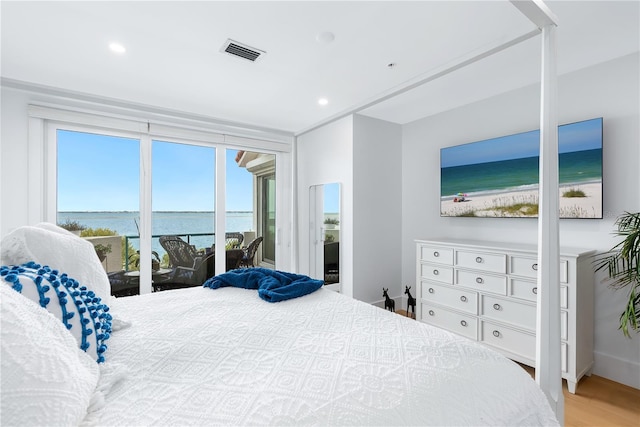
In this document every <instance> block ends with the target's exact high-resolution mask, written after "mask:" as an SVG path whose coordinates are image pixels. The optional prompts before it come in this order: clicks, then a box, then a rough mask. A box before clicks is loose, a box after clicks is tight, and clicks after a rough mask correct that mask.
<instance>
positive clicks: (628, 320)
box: [596, 212, 640, 337]
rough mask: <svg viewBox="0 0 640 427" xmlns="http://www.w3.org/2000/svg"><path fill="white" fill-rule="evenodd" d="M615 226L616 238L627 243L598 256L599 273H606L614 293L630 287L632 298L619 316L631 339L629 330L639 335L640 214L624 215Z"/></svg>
mask: <svg viewBox="0 0 640 427" xmlns="http://www.w3.org/2000/svg"><path fill="white" fill-rule="evenodd" d="M615 224H616V225H617V226H618V230H617V231H616V232H615V234H616V235H617V236H622V237H624V239H623V240H622V241H621V242H620V243H618V244H617V245H615V246H614V247H613V248H611V250H610V251H609V252H605V253H603V254H600V255H598V257H597V260H596V271H600V270H606V271H607V272H608V274H609V278H611V280H612V281H611V283H610V284H609V286H611V287H612V288H615V289H622V288H625V287H627V286H628V287H629V298H628V300H627V302H626V305H625V307H624V310H623V311H622V314H621V315H620V329H622V332H623V333H624V335H625V336H627V337H631V335H630V334H629V329H633V330H635V331H636V332H640V212H636V213H630V212H625V213H624V214H622V215H620V216H619V217H618V218H617V219H616V222H615Z"/></svg>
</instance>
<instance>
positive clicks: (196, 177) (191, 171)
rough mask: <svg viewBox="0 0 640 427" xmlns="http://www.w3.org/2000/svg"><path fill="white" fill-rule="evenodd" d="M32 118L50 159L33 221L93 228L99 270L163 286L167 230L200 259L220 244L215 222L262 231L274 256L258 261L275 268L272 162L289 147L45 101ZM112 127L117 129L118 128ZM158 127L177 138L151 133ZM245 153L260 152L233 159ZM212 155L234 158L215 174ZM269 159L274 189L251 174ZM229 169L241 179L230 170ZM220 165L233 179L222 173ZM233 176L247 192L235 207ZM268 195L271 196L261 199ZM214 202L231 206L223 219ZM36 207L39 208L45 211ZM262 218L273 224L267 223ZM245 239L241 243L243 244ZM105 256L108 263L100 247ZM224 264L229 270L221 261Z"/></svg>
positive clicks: (35, 178) (131, 284)
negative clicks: (56, 107) (261, 186)
mask: <svg viewBox="0 0 640 427" xmlns="http://www.w3.org/2000/svg"><path fill="white" fill-rule="evenodd" d="M34 112H35V114H34ZM48 114H50V115H52V116H54V117H56V118H59V117H63V116H64V119H63V120H60V121H57V120H54V119H46V118H45V119H43V118H42V116H43V115H48ZM30 115H31V117H30V120H31V122H30V123H31V124H32V125H33V124H36V123H38V122H37V120H42V123H43V124H42V125H41V128H42V131H43V135H44V137H43V138H42V139H38V138H37V137H36V135H35V134H32V135H30V140H29V144H30V145H31V146H32V147H35V148H37V149H38V150H39V151H37V153H38V155H40V156H42V161H43V163H44V165H45V167H44V169H41V170H38V169H37V168H35V169H33V171H34V173H33V174H31V173H30V174H29V179H30V182H31V183H32V187H34V188H35V187H37V186H36V185H34V184H36V183H38V185H39V186H40V188H41V190H40V192H39V194H40V196H39V197H40V198H39V199H38V200H37V202H36V203H33V204H32V206H33V207H34V208H33V209H32V211H31V214H33V215H34V216H33V218H34V219H35V220H36V221H38V220H40V221H42V220H45V221H50V222H57V223H68V224H69V226H72V223H78V224H80V225H81V226H84V227H86V228H87V229H90V230H89V231H86V230H85V234H86V235H87V238H89V239H92V240H94V246H96V253H98V252H99V249H104V251H102V252H107V257H105V258H104V260H103V267H104V268H105V270H106V271H107V272H108V273H109V275H110V276H112V277H111V278H113V279H114V282H112V283H115V282H117V281H118V280H120V281H121V282H122V283H126V286H127V287H128V288H127V289H126V290H125V291H126V292H129V293H131V294H133V293H138V292H143V293H144V292H149V291H151V290H153V289H158V288H160V289H161V288H162V287H161V286H158V285H159V284H162V283H163V282H164V281H165V279H166V276H165V275H166V274H167V273H166V272H167V271H168V270H173V269H174V267H175V266H174V265H173V264H172V262H171V260H170V257H169V254H168V252H167V250H166V249H165V248H164V247H163V246H162V244H161V243H160V238H159V237H160V236H161V235H169V234H170V235H176V236H179V237H181V238H182V239H183V240H185V241H186V242H187V243H188V244H190V245H191V246H192V247H193V249H194V250H195V251H196V252H197V253H198V255H207V254H208V253H209V252H213V251H215V246H216V245H215V242H216V241H217V242H218V243H219V242H220V240H217V239H214V236H215V230H216V226H218V227H220V226H223V227H224V229H225V230H226V231H233V232H239V233H243V237H244V233H245V232H249V233H248V237H251V232H253V233H254V234H255V235H258V234H259V233H262V230H263V229H264V230H267V231H268V232H269V233H268V234H269V235H268V236H267V238H266V240H267V242H268V243H267V245H265V246H262V247H261V248H260V250H261V251H262V250H265V249H264V248H265V247H267V249H266V254H267V256H268V258H267V260H268V262H266V263H265V262H263V261H262V259H263V255H262V253H260V254H259V255H258V257H256V260H257V261H258V262H259V263H260V265H262V266H267V267H268V266H271V267H273V268H275V259H276V256H275V254H276V252H277V251H278V250H277V248H276V247H275V238H274V236H275V219H276V216H275V212H276V208H275V205H274V203H273V202H274V197H273V196H269V194H271V195H273V194H275V188H274V187H275V185H277V181H276V180H275V168H274V165H275V159H276V158H277V157H278V155H279V154H278V153H279V151H277V150H276V149H277V148H285V147H288V146H285V145H284V144H282V143H278V142H264V141H259V140H256V139H246V140H244V139H242V138H240V137H232V138H228V137H225V136H224V135H219V134H214V133H208V132H202V131H196V130H185V129H182V128H171V127H167V126H162V127H161V126H156V127H155V128H154V127H153V126H151V125H148V124H147V123H144V125H142V124H140V123H138V124H136V123H133V124H132V122H129V121H122V122H120V121H119V120H118V119H108V118H107V119H104V120H105V122H104V123H102V121H101V119H100V118H99V117H98V118H96V116H95V115H84V114H83V113H71V112H68V111H59V110H53V109H52V110H49V109H47V108H45V107H35V108H32V109H31V110H30ZM69 117H73V118H76V119H78V120H77V122H78V123H80V124H75V125H72V124H70V123H71V122H73V121H74V120H70V119H69ZM85 122H86V123H85ZM82 123H84V124H82ZM114 123H115V125H114ZM107 124H109V125H113V129H109V127H110V126H107ZM120 125H122V126H120ZM123 129H124V130H123ZM154 130H155V132H157V133H158V134H165V135H169V134H174V135H175V136H176V137H175V138H172V137H152V134H153V133H154ZM180 135H182V137H180ZM31 136H33V138H31ZM225 139H229V141H231V140H233V142H234V144H237V145H238V146H240V145H241V144H242V143H243V142H245V141H246V142H247V143H248V144H249V146H250V147H254V146H257V145H261V144H262V145H265V146H267V147H270V149H271V150H274V151H273V152H272V153H263V152H257V151H248V150H247V151H243V150H238V149H231V148H229V147H226V146H225V145H222V143H223V142H224V140H225ZM276 139H277V138H276ZM39 144H41V145H39ZM252 150H254V148H252ZM287 150H288V148H287ZM245 152H246V153H251V155H252V156H255V158H257V161H256V162H253V163H252V165H249V167H247V164H246V162H245V163H244V164H243V163H242V162H236V161H235V157H236V155H237V154H238V153H245ZM47 153H52V154H53V155H47ZM216 154H218V155H219V156H222V157H221V158H228V159H232V160H233V163H229V165H228V166H227V167H226V168H222V167H220V169H219V170H218V168H217V166H221V165H220V159H218V160H216V157H217V156H216ZM255 158H254V160H255ZM265 159H266V160H267V163H270V164H271V176H270V182H271V190H270V191H268V192H267V193H264V192H263V191H262V190H258V188H257V186H258V185H259V183H260V181H259V180H258V175H256V170H255V167H256V166H258V172H259V173H261V174H264V170H263V168H262V167H261V166H260V165H263V164H264V163H265ZM33 164H37V162H33ZM231 167H234V168H235V169H237V170H238V171H240V172H242V174H244V177H243V178H238V177H239V176H241V175H237V176H234V174H233V173H229V169H230V168H231ZM224 169H226V170H227V174H226V175H227V176H225V175H224V174H222V175H221V174H220V170H224ZM39 177H42V178H39ZM41 179H42V180H41ZM236 179H239V181H240V182H241V185H244V188H243V189H242V191H240V192H239V194H243V195H244V199H245V202H246V203H248V205H247V204H241V205H236V201H234V197H233V194H232V191H231V190H232V188H233V186H234V185H235V184H234V181H235V180H236ZM218 182H220V183H222V184H221V185H222V186H220V185H219V184H218ZM43 184H44V185H43ZM216 190H217V191H216ZM218 193H220V194H218ZM225 193H226V194H225ZM34 194H35V193H34ZM263 195H266V197H267V198H266V199H265V201H263ZM225 202H226V203H225ZM245 202H242V203H245ZM218 204H219V205H220V206H223V207H226V214H225V215H223V216H222V217H219V216H216V215H215V211H216V205H218ZM38 206H41V209H42V210H41V211H39V212H40V214H38V210H37V207H38ZM235 206H240V207H238V208H236V207H235ZM265 214H267V215H268V218H269V221H270V222H269V221H267V222H265V221H264V220H263V218H264V215H265ZM38 216H39V219H38ZM145 230H148V231H145ZM223 241H224V240H223ZM103 242H104V245H102V246H104V247H102V248H101V247H100V244H101V243H103ZM248 243H249V242H248V241H245V242H244V244H243V246H246V245H247V244H248ZM105 248H107V249H105ZM225 255H227V254H225ZM99 256H100V257H101V259H103V258H102V257H103V256H104V253H99ZM219 258H222V257H219ZM287 258H288V257H285V259H287ZM221 262H222V266H223V268H224V261H221ZM258 262H256V265H257V264H258ZM147 265H148V267H146V266H147ZM212 265H214V264H212ZM116 279H117V280H116ZM129 288H130V289H129ZM112 291H113V289H112ZM125 294H126V293H125Z"/></svg>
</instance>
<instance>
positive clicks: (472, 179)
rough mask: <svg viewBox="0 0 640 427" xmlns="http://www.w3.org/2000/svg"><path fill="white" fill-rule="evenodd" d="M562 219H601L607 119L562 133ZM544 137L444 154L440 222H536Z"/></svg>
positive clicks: (530, 135)
mask: <svg viewBox="0 0 640 427" xmlns="http://www.w3.org/2000/svg"><path fill="white" fill-rule="evenodd" d="M558 151H559V180H560V217H561V218H602V118H596V119H591V120H586V121H581V122H577V123H570V124H566V125H562V126H559V127H558ZM539 152H540V132H539V131H537V130H536V131H530V132H524V133H519V134H515V135H509V136H504V137H500V138H494V139H488V140H484V141H478V142H473V143H469V144H463V145H457V146H454V147H447V148H443V149H441V150H440V164H441V172H440V195H441V197H440V214H441V216H483V217H537V216H538V174H539V169H538V168H539Z"/></svg>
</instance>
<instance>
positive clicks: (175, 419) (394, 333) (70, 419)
mask: <svg viewBox="0 0 640 427" xmlns="http://www.w3.org/2000/svg"><path fill="white" fill-rule="evenodd" d="M29 233H35V234H37V235H38V236H37V238H36V239H35V240H34V239H31V241H30V242H29V241H28V240H29V239H25V236H22V238H21V240H22V241H24V242H26V243H33V242H34V241H40V242H42V241H43V239H44V237H43V236H46V237H47V238H51V239H56V241H57V242H60V241H61V239H62V240H64V241H65V242H67V243H68V244H72V245H80V244H84V242H82V243H81V242H80V241H81V240H82V239H79V238H77V237H75V236H73V237H70V236H67V235H56V234H55V233H54V232H51V231H50V230H39V229H37V227H31V230H30V231H29ZM3 243H7V244H5V245H4V247H3V256H4V257H5V258H6V255H7V251H11V250H14V251H15V250H16V245H12V244H9V243H10V242H7V240H6V239H5V240H3ZM60 247H61V245H60V243H58V248H60ZM7 248H8V249H7ZM21 250H22V252H25V251H24V248H23V249H21ZM27 252H28V253H23V256H30V257H36V258H37V257H40V256H42V254H41V253H35V252H34V251H33V250H29V251H27ZM57 252H61V250H60V249H57ZM62 252H64V251H62ZM74 253H75V254H76V257H79V256H81V255H82V254H83V252H82V251H81V250H77V249H75V250H74ZM55 255H56V254H50V255H49V256H52V257H55ZM90 255H91V256H90V257H88V258H87V259H86V262H81V263H78V262H76V261H74V262H72V263H67V265H66V266H65V267H66V268H68V269H70V270H73V271H74V274H75V275H76V276H82V279H81V280H77V281H69V280H67V281H66V282H65V283H64V286H67V284H68V283H72V284H73V285H74V286H75V285H78V283H79V284H80V285H81V284H82V283H83V282H84V283H86V284H91V285H92V286H94V287H97V288H96V290H95V292H94V291H92V290H90V289H91V286H89V287H88V288H85V290H84V291H83V292H85V294H88V295H89V297H88V298H87V299H86V301H89V302H90V303H95V304H96V305H95V307H97V308H94V309H91V308H90V309H89V312H95V313H97V314H96V316H95V318H96V319H105V320H104V321H102V322H101V323H102V327H105V326H104V325H105V324H106V323H109V324H110V326H112V329H111V330H110V332H109V333H108V334H107V333H100V331H101V329H100V328H99V327H95V331H96V332H95V333H93V334H92V333H89V334H88V335H87V334H84V333H83V335H82V336H81V337H79V336H77V335H76V336H75V337H74V335H73V334H74V333H76V334H77V332H78V330H79V327H71V328H70V329H67V328H65V327H64V325H63V322H61V321H60V319H59V318H56V314H57V313H56V312H55V310H56V309H54V308H52V306H54V304H53V302H54V301H55V294H53V293H51V292H53V291H52V290H49V292H50V293H49V294H47V293H44V294H42V295H44V296H47V295H48V296H49V299H50V300H51V301H52V302H50V303H49V304H48V305H47V307H46V309H45V308H43V307H41V305H42V304H38V301H39V300H38V294H37V293H36V294H35V297H34V296H33V295H32V297H31V298H29V297H28V296H29V290H28V288H29V286H30V285H29V283H31V282H29V280H30V279H29V277H27V276H28V272H29V271H31V270H38V269H40V270H43V269H44V270H46V269H47V268H49V267H41V266H39V265H37V264H36V265H35V267H33V266H34V265H33V264H29V265H30V266H31V267H33V269H31V270H30V268H25V270H26V272H24V273H22V274H21V275H20V279H21V282H20V283H21V285H20V286H18V287H22V289H21V290H20V292H16V291H15V290H16V284H17V283H18V281H16V280H15V278H11V274H10V273H9V274H8V273H7V269H6V268H4V269H3V270H1V271H0V274H2V279H3V281H4V282H5V283H0V291H1V294H0V297H1V300H2V418H3V425H38V424H40V425H41V424H48V425H78V424H82V425H104V426H147V425H160V426H163V425H167V426H169V425H171V426H173V425H195V426H205V425H207V426H208V425H291V424H293V425H474V426H476V425H492V426H495V425H508V426H516V425H528V426H532V425H544V426H551V425H558V422H557V420H556V418H555V416H554V414H553V412H552V410H551V407H550V406H549V403H548V401H547V399H546V397H545V395H544V394H543V393H542V391H541V390H540V388H539V387H538V385H537V384H536V383H535V382H534V381H533V379H532V378H531V377H530V375H529V374H528V373H527V372H526V371H525V370H524V369H522V368H521V367H520V366H519V365H517V364H515V363H514V362H512V361H510V360H508V359H506V358H505V357H503V356H502V355H500V354H498V353H497V352H495V351H493V350H491V349H488V348H485V347H483V346H482V345H481V344H479V343H477V342H473V341H470V340H468V339H466V338H463V337H460V336H457V335H454V334H452V333H449V332H447V331H444V330H441V329H438V328H435V327H433V326H429V325H426V324H423V323H420V322H416V321H415V320H412V319H410V318H407V317H403V316H400V315H398V314H395V313H392V312H389V311H386V310H383V309H381V308H378V307H376V306H373V305H370V304H367V303H364V302H361V301H357V300H354V299H352V298H350V297H347V296H345V295H342V294H339V293H336V292H333V291H330V290H327V289H324V288H320V289H318V290H316V291H314V292H311V293H309V294H308V295H305V296H302V297H298V298H293V299H288V300H285V301H281V302H277V303H270V302H267V301H265V300H263V299H261V298H260V297H259V295H258V292H257V291H256V290H255V289H241V288H235V287H225V288H220V289H209V288H205V287H198V288H188V289H177V290H171V291H163V292H157V293H153V294H145V295H138V296H132V297H125V298H117V299H116V298H108V297H105V300H104V301H102V300H101V298H99V297H97V295H100V291H99V290H98V288H99V285H100V284H99V280H98V281H96V280H97V279H96V278H95V277H94V278H93V279H91V278H90V274H88V273H87V272H86V269H87V265H88V264H91V263H92V262H93V261H92V260H93V259H95V261H96V262H98V263H99V261H97V257H96V256H95V254H93V253H90ZM56 261H58V262H63V261H64V260H63V259H62V258H61V259H57V260H56ZM96 265H99V264H96ZM78 266H80V267H81V269H78ZM89 270H90V273H91V274H97V276H96V277H101V275H100V272H99V270H95V271H94V270H93V269H89ZM248 270H251V269H248ZM47 274H52V273H47ZM102 274H104V273H102ZM62 276H63V274H62V272H61V271H56V272H55V277H56V278H60V277H62ZM105 276H106V275H105ZM47 280H48V279H47ZM36 282H37V280H33V283H36ZM45 283H47V282H46V281H42V282H41V283H40V285H38V286H43V285H44V284H45ZM50 283H54V281H51V280H50ZM38 286H36V285H33V284H32V285H31V289H37V288H38ZM52 286H55V285H52ZM12 288H13V289H12ZM56 289H58V288H56ZM69 289H71V288H69ZM77 289H82V287H81V286H80V287H78V288H77ZM42 295H40V296H41V297H42ZM34 298H35V299H34ZM107 304H108V305H107ZM76 305H77V306H78V307H80V306H81V304H79V303H78V304H76ZM92 310H93V311H92ZM98 314H99V315H98ZM78 316H81V315H80V314H79V315H78ZM76 318H77V316H76ZM76 318H74V319H76ZM87 323H90V322H87ZM83 330H84V329H83ZM74 331H75V332H74ZM69 332H71V333H69ZM85 335H87V336H88V338H87V336H85ZM98 336H102V339H103V341H102V342H100V341H98V348H100V347H101V345H102V344H101V343H103V344H104V348H106V350H105V351H103V352H98V354H95V353H94V354H92V355H91V356H89V354H90V350H91V349H92V348H93V346H89V348H88V349H85V350H87V351H86V352H85V351H82V350H80V349H79V345H78V344H79V343H80V342H81V340H80V338H82V337H84V338H87V340H88V342H92V341H91V339H96V340H98ZM74 338H75V339H74ZM96 356H97V357H98V358H99V357H102V358H103V361H102V363H96Z"/></svg>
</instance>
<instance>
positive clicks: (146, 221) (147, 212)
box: [139, 134, 153, 294]
mask: <svg viewBox="0 0 640 427" xmlns="http://www.w3.org/2000/svg"><path fill="white" fill-rule="evenodd" d="M152 157H153V156H152V153H151V136H150V135H148V134H147V135H142V136H141V138H140V194H139V196H140V207H139V209H140V210H139V212H140V294H149V293H151V240H152V239H151V235H152V229H153V227H152V217H153V212H152V200H151V194H152V192H151V182H152V170H153V165H152Z"/></svg>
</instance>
